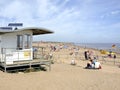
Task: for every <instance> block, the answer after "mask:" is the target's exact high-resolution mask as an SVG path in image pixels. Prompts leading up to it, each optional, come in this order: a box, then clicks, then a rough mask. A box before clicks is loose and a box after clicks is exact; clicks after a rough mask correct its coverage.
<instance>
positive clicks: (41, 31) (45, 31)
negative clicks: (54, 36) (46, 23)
mask: <svg viewBox="0 0 120 90" xmlns="http://www.w3.org/2000/svg"><path fill="white" fill-rule="evenodd" d="M18 31H32V32H33V35H40V34H50V33H53V31H50V30H48V29H45V28H36V27H29V28H22V29H17V30H0V34H5V33H12V32H18Z"/></svg>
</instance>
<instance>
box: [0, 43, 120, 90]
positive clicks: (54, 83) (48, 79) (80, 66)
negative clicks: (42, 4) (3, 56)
mask: <svg viewBox="0 0 120 90" xmlns="http://www.w3.org/2000/svg"><path fill="white" fill-rule="evenodd" d="M41 45H43V46H45V47H47V49H46V51H47V50H48V49H49V45H50V44H49V45H48V44H41ZM70 47H74V46H71V45H70ZM84 50H85V49H84V48H80V50H79V55H78V56H77V57H74V56H72V55H69V53H70V52H71V51H73V50H71V49H70V48H68V49H66V48H65V49H61V50H59V51H54V52H52V54H53V56H54V64H52V65H51V67H52V68H51V71H38V72H29V73H22V72H20V73H14V74H12V73H4V72H2V71H0V90H120V86H119V83H120V80H119V78H120V68H119V67H118V65H119V64H116V65H114V63H113V62H111V63H110V64H109V63H107V62H103V61H100V62H101V63H102V69H100V70H93V69H92V70H91V69H84V67H85V66H86V63H87V62H88V61H86V60H84V57H83V53H84ZM92 50H93V49H92ZM93 51H94V54H95V55H99V56H100V54H99V51H96V50H93ZM60 55H62V56H60ZM65 55H66V56H65ZM71 59H76V63H77V64H76V65H75V66H73V65H70V61H71Z"/></svg>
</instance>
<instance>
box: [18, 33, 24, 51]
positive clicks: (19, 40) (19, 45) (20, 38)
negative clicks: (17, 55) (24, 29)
mask: <svg viewBox="0 0 120 90" xmlns="http://www.w3.org/2000/svg"><path fill="white" fill-rule="evenodd" d="M22 48H23V36H22V35H17V49H20V50H21V49H22Z"/></svg>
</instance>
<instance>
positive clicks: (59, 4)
mask: <svg viewBox="0 0 120 90" xmlns="http://www.w3.org/2000/svg"><path fill="white" fill-rule="evenodd" d="M9 22H23V23H24V27H43V28H47V29H50V30H52V31H54V34H49V35H39V36H35V37H34V40H37V41H39V40H40V41H41V40H42V41H59V42H77V43H89V42H91V43H120V0H0V25H1V26H6V25H7V24H8V23H9Z"/></svg>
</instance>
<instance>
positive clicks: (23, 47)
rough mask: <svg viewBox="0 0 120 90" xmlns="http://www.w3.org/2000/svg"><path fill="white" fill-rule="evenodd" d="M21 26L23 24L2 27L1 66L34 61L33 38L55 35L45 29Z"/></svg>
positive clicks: (0, 31)
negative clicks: (42, 35)
mask: <svg viewBox="0 0 120 90" xmlns="http://www.w3.org/2000/svg"><path fill="white" fill-rule="evenodd" d="M19 26H22V24H21V23H10V24H9V25H8V27H0V66H3V67H4V66H7V65H9V64H11V65H12V64H14V62H17V61H18V62H19V61H29V60H33V48H32V41H33V36H34V35H41V34H50V33H53V32H52V31H50V30H47V29H44V28H37V27H28V28H18V27H19Z"/></svg>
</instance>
